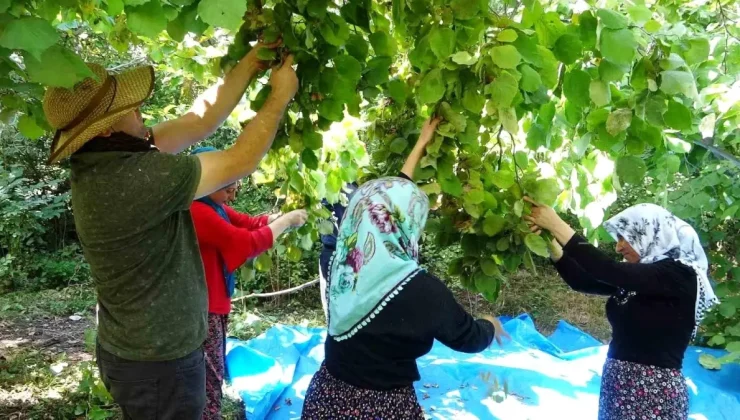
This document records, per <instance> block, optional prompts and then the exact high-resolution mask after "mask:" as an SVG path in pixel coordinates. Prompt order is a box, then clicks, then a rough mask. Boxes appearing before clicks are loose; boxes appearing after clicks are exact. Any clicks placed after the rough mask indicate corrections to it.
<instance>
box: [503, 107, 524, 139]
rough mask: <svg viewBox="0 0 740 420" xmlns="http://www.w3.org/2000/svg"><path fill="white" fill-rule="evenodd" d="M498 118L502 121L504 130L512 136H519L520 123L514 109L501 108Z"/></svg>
mask: <svg viewBox="0 0 740 420" xmlns="http://www.w3.org/2000/svg"><path fill="white" fill-rule="evenodd" d="M498 118H499V120H500V121H501V125H503V126H504V130H506V131H508V132H509V133H511V134H517V133H518V132H519V121H518V120H517V118H516V111H514V108H499V109H498Z"/></svg>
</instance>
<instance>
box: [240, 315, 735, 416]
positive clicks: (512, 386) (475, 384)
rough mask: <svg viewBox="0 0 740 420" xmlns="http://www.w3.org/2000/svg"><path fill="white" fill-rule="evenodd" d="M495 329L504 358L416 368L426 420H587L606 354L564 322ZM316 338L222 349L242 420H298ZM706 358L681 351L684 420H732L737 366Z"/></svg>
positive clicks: (303, 333)
mask: <svg viewBox="0 0 740 420" xmlns="http://www.w3.org/2000/svg"><path fill="white" fill-rule="evenodd" d="M504 325H505V328H506V330H507V331H508V332H509V333H510V334H511V336H512V340H511V342H509V343H507V344H506V345H505V346H504V347H503V348H499V347H497V346H493V347H492V348H491V349H489V350H486V351H485V352H483V353H480V354H477V355H468V354H463V353H457V352H454V351H452V350H450V349H448V348H447V347H445V346H443V345H442V344H440V343H435V344H434V347H433V348H432V351H431V352H430V353H429V354H428V355H426V356H424V357H422V358H421V359H419V361H418V364H419V370H420V372H421V381H419V382H417V383H416V384H415V387H416V392H417V395H418V396H419V401H420V402H421V405H422V406H423V407H424V411H425V413H426V414H427V417H428V418H434V419H515V420H525V419H548V420H549V419H566V418H567V419H572V420H577V419H589V420H592V419H596V417H597V411H598V400H599V383H600V380H601V368H602V365H603V363H604V359H605V357H606V350H607V348H606V346H603V345H601V343H600V342H599V341H597V340H596V339H594V338H593V337H591V336H589V335H588V334H585V333H584V332H582V331H580V330H579V329H577V328H575V327H573V326H572V325H570V324H568V323H566V322H564V321H561V322H560V324H559V325H558V327H557V329H556V330H555V332H554V333H553V334H552V335H551V336H550V337H545V336H543V335H541V334H540V333H539V332H537V330H536V329H535V327H534V323H533V322H532V319H531V318H530V317H529V316H528V315H521V316H519V317H518V318H514V319H509V320H507V321H506V322H505V324H504ZM325 337H326V331H325V330H324V329H318V328H304V327H287V326H276V327H273V328H271V329H270V330H269V331H267V332H266V333H264V334H262V335H261V336H259V337H257V338H255V339H252V340H249V341H239V340H232V339H229V341H228V343H227V355H226V364H227V366H228V369H229V374H230V376H231V379H232V382H231V385H232V387H233V388H235V389H236V390H237V392H238V393H239V395H240V396H241V397H242V399H243V400H244V403H245V405H246V408H247V416H248V418H249V419H270V420H278V419H297V418H300V414H301V407H302V404H303V398H304V396H305V392H306V389H307V388H308V384H309V382H310V381H311V377H312V376H313V374H314V372H316V370H317V369H318V367H319V366H320V364H321V361H322V360H323V358H324V346H323V342H324V339H325ZM705 352H706V353H710V354H713V355H716V356H720V355H722V354H723V353H722V352H719V351H716V350H711V349H705V348H698V347H690V348H689V349H688V351H687V352H686V358H685V360H684V374H685V375H686V377H687V382H688V386H689V394H690V412H691V415H690V418H691V419H695V420H723V419H727V420H730V419H732V420H737V419H740V366H739V365H728V366H725V367H723V368H722V370H721V371H718V372H715V371H708V370H705V369H703V368H702V367H701V366H700V365H699V363H698V358H699V355H700V354H701V353H705ZM485 377H488V381H487V382H484V378H485ZM494 377H495V378H496V379H497V380H498V382H499V383H500V384H503V382H506V383H507V385H508V391H509V395H508V396H507V397H506V398H505V399H504V400H503V402H495V401H494V399H493V398H491V388H492V387H491V384H493V383H494Z"/></svg>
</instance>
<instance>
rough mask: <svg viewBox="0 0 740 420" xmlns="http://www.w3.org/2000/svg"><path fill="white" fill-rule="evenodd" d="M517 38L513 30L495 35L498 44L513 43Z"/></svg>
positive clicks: (505, 30) (506, 30)
mask: <svg viewBox="0 0 740 420" xmlns="http://www.w3.org/2000/svg"><path fill="white" fill-rule="evenodd" d="M518 37H519V35H517V33H516V31H515V30H513V29H504V30H503V31H501V32H499V33H498V35H496V40H498V41H499V42H514V41H516V39H517V38H518Z"/></svg>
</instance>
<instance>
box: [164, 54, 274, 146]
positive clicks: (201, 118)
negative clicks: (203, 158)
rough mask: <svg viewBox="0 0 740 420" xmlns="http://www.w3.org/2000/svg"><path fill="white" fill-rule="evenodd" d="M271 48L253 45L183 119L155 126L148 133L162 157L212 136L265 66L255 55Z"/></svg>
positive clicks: (194, 103)
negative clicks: (150, 134) (152, 136)
mask: <svg viewBox="0 0 740 420" xmlns="http://www.w3.org/2000/svg"><path fill="white" fill-rule="evenodd" d="M274 46H275V45H269V46H263V45H261V44H257V45H255V46H254V48H252V50H251V51H249V53H248V54H247V55H246V56H245V57H244V58H242V59H241V61H239V64H237V65H236V66H235V67H234V68H233V69H232V70H231V71H230V72H229V73H228V74H227V75H226V76H225V77H224V78H223V79H222V80H220V81H219V82H218V83H216V84H215V85H213V86H211V87H210V88H208V90H206V91H205V92H203V93H202V94H201V95H200V96H198V98H196V99H195V102H193V106H192V107H191V108H190V110H189V111H188V112H187V113H186V114H185V115H183V116H181V117H179V118H176V119H174V120H171V121H165V122H162V123H159V124H157V125H155V126H154V127H153V129H152V131H153V133H154V141H155V144H156V146H157V148H159V150H160V151H162V152H165V153H173V154H174V153H179V152H181V151H183V150H185V149H186V148H188V147H190V146H191V145H193V144H195V143H197V142H199V141H201V140H203V139H205V138H206V137H208V136H210V135H211V134H213V132H214V131H216V129H217V128H218V127H220V126H221V124H223V123H224V121H226V118H228V117H229V115H230V114H231V112H232V111H233V110H234V108H235V107H236V105H237V104H238V103H239V100H240V99H241V97H242V95H244V91H245V90H246V89H247V87H248V86H249V84H250V83H251V82H252V80H253V79H254V78H255V76H256V75H257V74H259V73H261V72H262V71H264V70H265V67H266V65H267V63H266V62H264V61H262V60H260V59H259V58H257V51H258V50H259V49H261V48H272V47H274Z"/></svg>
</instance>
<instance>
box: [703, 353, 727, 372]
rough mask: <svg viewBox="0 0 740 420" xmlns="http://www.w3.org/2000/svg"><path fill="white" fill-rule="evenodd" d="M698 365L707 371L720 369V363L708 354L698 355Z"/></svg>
mask: <svg viewBox="0 0 740 420" xmlns="http://www.w3.org/2000/svg"><path fill="white" fill-rule="evenodd" d="M699 364H700V365H702V366H704V368H705V369H709V370H720V369H721V368H722V363H721V362H720V361H719V359H717V358H716V357H714V356H712V355H711V354H708V353H702V354H701V355H699Z"/></svg>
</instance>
